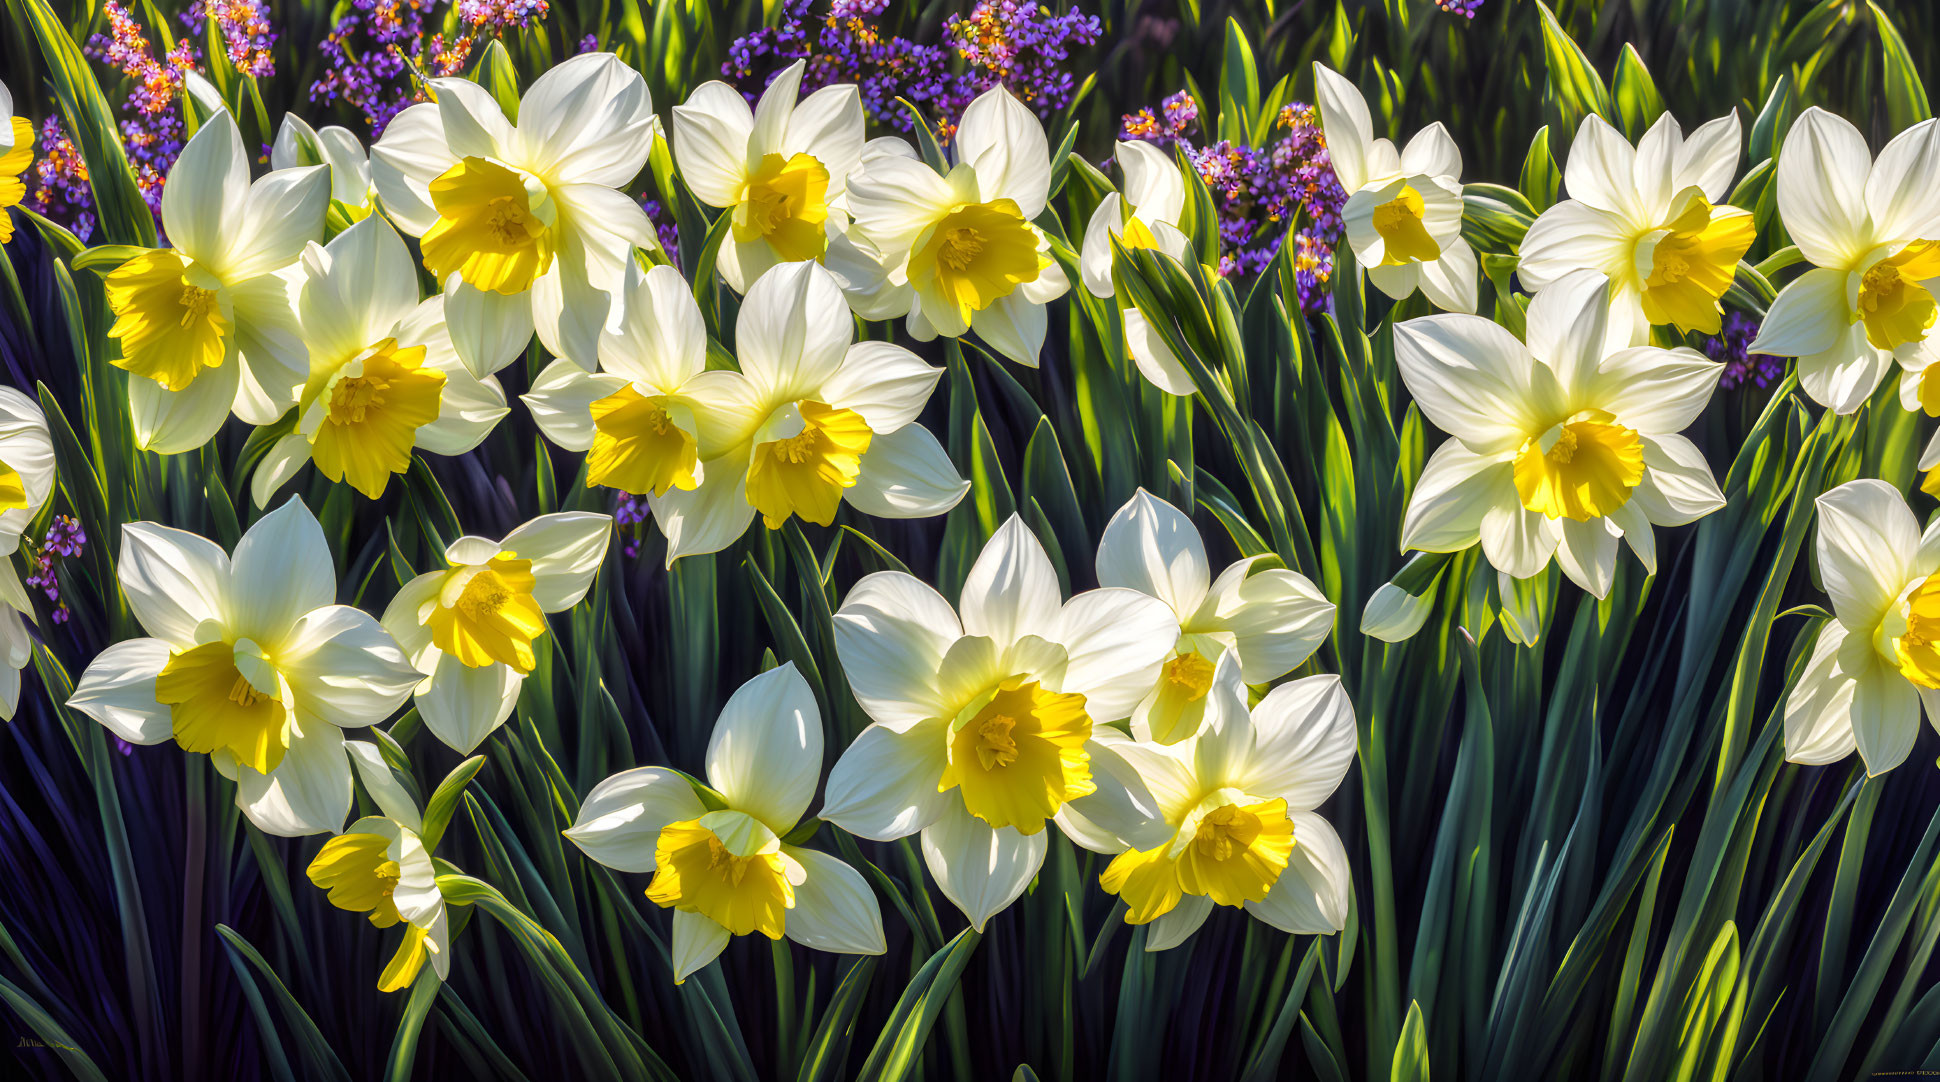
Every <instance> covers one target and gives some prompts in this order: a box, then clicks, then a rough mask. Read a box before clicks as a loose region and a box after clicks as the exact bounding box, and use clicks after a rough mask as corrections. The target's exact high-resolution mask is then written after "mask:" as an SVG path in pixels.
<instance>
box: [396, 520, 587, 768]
mask: <svg viewBox="0 0 1940 1082" xmlns="http://www.w3.org/2000/svg"><path fill="white" fill-rule="evenodd" d="M612 536H613V519H612V518H611V517H609V516H607V515H600V514H594V513H591V512H586V511H568V512H561V513H559V514H553V515H541V516H539V517H538V518H535V519H533V520H532V521H531V522H528V523H526V524H525V525H523V526H520V527H519V528H518V529H516V530H513V531H512V532H511V533H509V534H506V535H505V540H503V541H491V540H487V539H486V538H483V537H469V536H468V537H461V538H459V539H458V540H456V541H454V542H452V543H451V546H450V547H449V548H447V549H446V550H445V566H444V567H443V568H442V569H440V570H438V571H432V572H428V573H426V574H423V575H419V576H418V577H416V578H414V579H412V580H411V581H410V582H407V583H405V584H404V588H403V589H401V590H399V591H398V592H397V596H396V597H394V598H392V599H391V604H390V606H389V607H387V608H386V609H385V610H384V628H385V630H387V631H389V632H390V633H391V636H392V637H393V638H395V639H396V640H397V642H398V645H399V646H401V647H403V648H404V652H405V654H406V655H407V656H409V657H410V659H411V664H412V665H414V666H416V667H417V670H418V672H419V673H421V674H423V677H424V682H423V683H421V684H419V685H418V689H417V699H416V705H417V708H418V716H419V717H421V718H423V719H424V724H425V727H426V728H428V729H430V730H431V733H432V735H434V736H436V737H437V738H438V739H440V740H442V741H444V742H445V743H446V744H449V745H450V746H452V747H453V748H456V749H457V750H458V751H460V752H462V753H464V754H466V755H469V754H471V752H472V750H473V749H475V748H477V747H478V745H479V744H481V743H483V742H484V740H485V738H486V737H488V736H490V735H492V732H493V731H494V730H496V729H497V728H498V727H499V726H500V725H503V724H505V719H506V718H508V717H510V716H511V714H512V707H513V706H514V705H515V704H516V703H517V702H518V699H519V687H520V686H521V685H522V684H524V682H525V678H526V674H528V673H530V672H531V671H532V668H533V666H534V665H536V664H537V663H538V655H537V651H536V649H535V646H536V644H537V643H538V640H539V639H540V638H541V637H542V636H544V635H545V633H546V618H545V614H546V613H549V612H564V611H566V610H567V609H570V608H572V607H573V606H574V605H577V604H579V601H580V599H581V598H583V597H585V596H586V590H587V588H588V587H589V586H591V585H592V583H593V575H594V573H596V572H597V571H598V570H599V567H600V564H601V563H602V562H604V561H605V559H606V547H607V543H608V542H609V541H610V540H611V539H612Z"/></svg>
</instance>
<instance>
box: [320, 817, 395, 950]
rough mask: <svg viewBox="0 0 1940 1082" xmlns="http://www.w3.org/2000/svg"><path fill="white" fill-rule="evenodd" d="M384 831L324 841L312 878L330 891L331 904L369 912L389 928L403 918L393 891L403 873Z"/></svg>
mask: <svg viewBox="0 0 1940 1082" xmlns="http://www.w3.org/2000/svg"><path fill="white" fill-rule="evenodd" d="M390 845H391V840H390V839H389V838H386V837H385V836H383V835H382V834H339V835H337V836H336V837H334V838H332V839H330V840H329V841H327V842H324V843H323V848H322V849H320V850H318V851H317V856H316V859H315V860H312V861H311V862H310V867H309V871H308V874H309V876H310V882H312V883H315V884H316V885H317V886H318V887H321V888H322V889H324V890H326V891H328V892H329V893H330V904H331V905H334V906H336V907H337V908H338V909H347V910H349V911H351V912H352V913H369V914H370V922H371V923H372V924H375V925H376V926H378V927H379V928H389V927H390V926H391V925H393V924H396V923H397V922H398V921H399V920H400V919H402V918H401V917H400V916H399V914H398V911H397V905H396V903H394V902H393V901H391V895H392V893H393V892H395V891H396V890H397V881H398V879H399V878H400V876H401V875H402V872H401V869H399V867H398V864H397V861H395V860H392V859H391V858H390V855H389V851H390Z"/></svg>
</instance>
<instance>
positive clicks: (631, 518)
mask: <svg viewBox="0 0 1940 1082" xmlns="http://www.w3.org/2000/svg"><path fill="white" fill-rule="evenodd" d="M652 516H653V508H652V507H651V506H650V505H649V504H648V503H647V498H646V497H645V496H635V495H633V494H632V493H628V492H622V493H620V494H619V497H618V498H617V499H616V500H614V503H613V522H614V524H615V525H616V526H618V527H619V530H620V537H621V538H622V539H624V540H623V544H622V546H621V551H623V552H625V553H626V557H627V559H629V560H635V559H638V558H639V557H640V538H641V537H642V536H643V535H644V534H645V533H646V525H647V519H649V518H651V517H652Z"/></svg>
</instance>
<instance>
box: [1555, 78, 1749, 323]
mask: <svg viewBox="0 0 1940 1082" xmlns="http://www.w3.org/2000/svg"><path fill="white" fill-rule="evenodd" d="M1738 139H1739V136H1738V114H1737V113H1736V112H1733V113H1730V114H1728V115H1726V116H1721V117H1719V118H1718V119H1716V120H1713V121H1710V122H1709V123H1706V124H1704V125H1702V126H1701V127H1699V128H1698V129H1697V130H1696V131H1694V132H1692V133H1691V137H1690V138H1689V139H1686V138H1684V132H1683V130H1682V129H1680V128H1679V127H1678V126H1677V121H1676V119H1675V118H1673V117H1672V116H1671V115H1670V114H1669V113H1665V114H1664V115H1663V116H1661V117H1658V118H1657V123H1655V124H1652V125H1651V126H1650V130H1649V131H1647V132H1645V133H1644V137H1643V138H1642V139H1640V140H1638V142H1637V145H1636V146H1634V147H1633V146H1631V145H1630V143H1629V141H1628V140H1626V139H1624V137H1623V136H1622V135H1620V134H1618V133H1617V130H1616V129H1615V128H1612V127H1611V126H1610V125H1609V124H1607V123H1605V122H1604V120H1603V118H1602V117H1599V116H1595V115H1591V116H1588V117H1585V118H1584V119H1583V124H1582V126H1581V127H1579V128H1577V129H1576V139H1575V140H1574V141H1573V142H1571V143H1570V153H1569V160H1568V161H1567V162H1566V163H1565V164H1564V167H1563V185H1564V188H1565V189H1566V190H1567V191H1568V192H1569V196H1570V197H1569V198H1568V199H1566V200H1564V201H1563V202H1561V203H1558V204H1556V205H1555V206H1553V207H1550V208H1549V209H1548V210H1546V211H1544V212H1543V213H1542V215H1541V216H1540V217H1538V218H1537V219H1536V221H1535V224H1533V225H1531V226H1530V227H1529V233H1528V235H1527V236H1525V237H1524V238H1523V241H1522V260H1521V262H1520V263H1519V264H1518V265H1517V268H1516V274H1517V275H1518V276H1519V277H1521V279H1522V282H1523V285H1524V286H1526V287H1527V288H1529V289H1530V290H1531V291H1534V292H1540V291H1542V290H1544V289H1547V288H1548V287H1549V286H1550V285H1551V284H1552V283H1554V282H1557V281H1560V280H1561V279H1562V278H1564V277H1565V276H1566V275H1569V274H1571V273H1574V272H1576V271H1579V270H1593V271H1596V272H1597V273H1599V274H1602V275H1604V276H1606V277H1608V278H1609V279H1610V282H1611V290H1610V306H1611V310H1612V313H1613V315H1612V318H1613V319H1614V320H1615V321H1616V322H1617V323H1618V324H1619V325H1620V326H1622V327H1624V328H1625V331H1624V333H1625V335H1626V336H1627V339H1626V341H1627V344H1630V345H1643V344H1645V343H1647V342H1649V341H1650V327H1651V324H1663V323H1669V324H1675V325H1676V326H1677V328H1678V329H1679V330H1681V331H1687V332H1689V331H1698V332H1701V333H1704V334H1716V333H1718V327H1719V325H1720V323H1721V319H1722V313H1723V309H1721V308H1720V307H1719V305H1718V299H1719V298H1720V297H1723V296H1724V293H1725V290H1727V289H1730V288H1731V281H1732V278H1733V277H1735V276H1736V275H1737V273H1738V261H1739V260H1740V259H1741V258H1743V257H1744V254H1745V252H1746V250H1748V249H1749V248H1750V247H1751V242H1752V241H1753V240H1756V239H1757V236H1758V230H1757V226H1756V224H1755V223H1754V222H1753V220H1752V216H1751V212H1750V211H1748V210H1741V209H1739V208H1738V207H1733V206H1725V205H1721V203H1722V200H1724V199H1725V198H1726V197H1727V196H1729V195H1730V194H1731V177H1732V175H1733V174H1734V173H1736V172H1737V171H1738ZM1754 352H1757V351H1754Z"/></svg>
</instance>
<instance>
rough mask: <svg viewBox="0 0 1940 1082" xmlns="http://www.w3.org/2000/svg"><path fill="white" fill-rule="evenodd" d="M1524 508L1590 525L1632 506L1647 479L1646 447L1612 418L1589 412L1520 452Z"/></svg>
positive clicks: (1517, 473)
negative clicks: (1635, 492) (1633, 492)
mask: <svg viewBox="0 0 1940 1082" xmlns="http://www.w3.org/2000/svg"><path fill="white" fill-rule="evenodd" d="M1515 477H1516V493H1517V494H1518V495H1519V496H1521V497H1522V505H1523V506H1524V507H1526V508H1528V509H1529V510H1531V511H1534V512H1536V513H1537V514H1540V515H1546V516H1548V517H1549V518H1567V519H1574V520H1576V521H1577V522H1587V521H1589V520H1590V519H1593V518H1601V517H1603V516H1605V515H1608V514H1609V513H1610V512H1612V511H1615V510H1617V509H1618V508H1620V507H1622V506H1623V505H1624V504H1626V503H1628V502H1630V493H1631V490H1632V489H1635V488H1636V487H1637V485H1638V483H1639V482H1641V481H1642V480H1643V479H1644V441H1643V437H1642V436H1640V435H1638V434H1637V433H1636V432H1635V431H1634V430H1632V429H1628V428H1625V427H1624V426H1622V425H1620V424H1616V423H1614V422H1613V421H1612V420H1611V418H1610V415H1609V414H1607V413H1601V412H1596V411H1589V412H1585V413H1583V414H1579V415H1577V417H1576V418H1574V419H1572V420H1570V421H1567V422H1565V423H1563V424H1560V425H1556V426H1555V427H1553V428H1551V429H1550V430H1549V431H1548V432H1546V433H1544V434H1543V435H1541V436H1537V437H1531V438H1530V439H1527V440H1525V441H1523V445H1522V449H1521V450H1519V451H1517V452H1516V460H1515Z"/></svg>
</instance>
